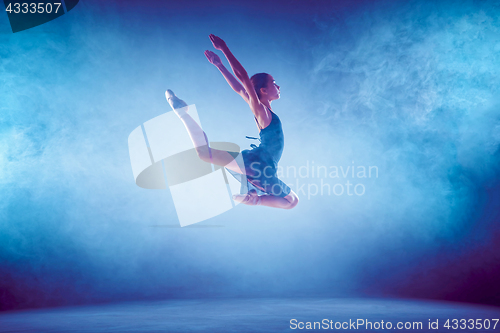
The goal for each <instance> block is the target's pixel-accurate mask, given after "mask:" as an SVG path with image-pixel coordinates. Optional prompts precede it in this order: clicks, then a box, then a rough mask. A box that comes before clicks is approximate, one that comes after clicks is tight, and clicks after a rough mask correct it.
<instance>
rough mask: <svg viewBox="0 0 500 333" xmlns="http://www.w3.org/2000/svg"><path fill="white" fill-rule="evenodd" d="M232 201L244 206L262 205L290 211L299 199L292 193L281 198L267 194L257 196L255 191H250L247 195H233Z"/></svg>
mask: <svg viewBox="0 0 500 333" xmlns="http://www.w3.org/2000/svg"><path fill="white" fill-rule="evenodd" d="M233 199H234V200H235V201H238V202H241V203H242V204H245V205H250V206H258V205H262V206H267V207H273V208H282V209H292V208H293V207H295V206H297V204H298V203H299V197H298V196H297V194H295V192H294V191H290V194H288V195H287V196H286V197H284V198H283V197H277V196H274V195H269V194H264V195H257V192H256V191H255V190H251V191H249V192H248V193H247V194H237V195H233Z"/></svg>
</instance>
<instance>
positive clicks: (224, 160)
mask: <svg viewBox="0 0 500 333" xmlns="http://www.w3.org/2000/svg"><path fill="white" fill-rule="evenodd" d="M165 97H166V98H167V101H168V103H169V104H170V106H171V107H172V109H173V110H174V111H175V113H176V114H177V116H179V118H180V119H181V121H182V122H183V123H184V126H186V129H187V131H188V134H189V137H190V138H191V141H192V142H193V145H194V147H195V149H196V152H197V153H198V156H199V157H200V159H202V160H203V161H205V162H207V163H212V164H215V165H220V166H224V167H226V168H228V169H229V170H232V171H234V172H237V173H240V174H243V173H244V172H243V171H242V170H241V169H240V167H239V165H238V163H237V162H236V160H235V159H234V157H233V156H232V155H231V154H229V152H227V151H225V150H219V149H213V148H210V146H209V144H208V138H207V135H206V134H205V132H204V131H203V129H202V128H201V127H200V125H198V123H197V122H196V121H195V120H194V119H193V118H192V117H191V116H190V115H189V113H188V112H187V111H188V108H187V104H186V102H184V101H183V100H181V99H179V98H178V97H177V96H175V94H174V93H173V92H172V90H170V89H169V90H167V91H166V92H165Z"/></svg>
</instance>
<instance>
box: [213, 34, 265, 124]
mask: <svg viewBox="0 0 500 333" xmlns="http://www.w3.org/2000/svg"><path fill="white" fill-rule="evenodd" d="M210 40H211V41H212V44H213V45H214V48H215V49H217V50H220V51H222V53H224V55H225V56H226V58H227V61H228V62H229V65H231V69H232V70H233V73H234V75H235V76H236V78H238V80H240V81H241V83H242V84H243V87H244V88H245V90H246V92H247V94H248V105H250V109H251V110H252V112H253V114H254V115H255V118H257V121H258V123H259V124H260V125H264V126H263V127H266V126H265V124H269V123H270V122H271V114H270V113H269V111H267V108H266V107H265V106H264V105H263V104H262V103H261V102H260V100H259V98H258V96H257V92H256V91H255V88H254V87H253V84H252V82H251V81H250V78H249V77H248V73H247V71H246V70H245V68H243V66H242V65H241V64H240V62H239V61H238V60H237V59H236V57H235V56H234V55H233V54H232V53H231V51H230V50H229V48H228V47H227V45H226V42H224V41H223V40H222V39H221V38H219V37H217V36H215V35H210Z"/></svg>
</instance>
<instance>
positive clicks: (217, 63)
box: [205, 50, 222, 67]
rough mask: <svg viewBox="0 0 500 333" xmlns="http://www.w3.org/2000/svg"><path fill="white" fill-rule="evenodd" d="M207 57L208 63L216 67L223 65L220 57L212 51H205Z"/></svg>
mask: <svg viewBox="0 0 500 333" xmlns="http://www.w3.org/2000/svg"><path fill="white" fill-rule="evenodd" d="M205 57H207V59H208V61H210V63H211V64H212V65H214V66H215V67H219V66H221V65H222V61H221V60H220V58H219V56H218V55H217V54H215V53H213V52H212V51H208V50H206V51H205Z"/></svg>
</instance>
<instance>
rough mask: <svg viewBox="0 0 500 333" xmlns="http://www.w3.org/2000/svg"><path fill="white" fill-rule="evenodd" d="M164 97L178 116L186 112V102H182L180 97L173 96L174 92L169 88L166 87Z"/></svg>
mask: <svg viewBox="0 0 500 333" xmlns="http://www.w3.org/2000/svg"><path fill="white" fill-rule="evenodd" d="M165 97H166V98H167V102H168V104H170V107H171V108H172V110H174V112H175V113H176V114H177V115H178V116H179V117H182V116H183V115H184V114H186V112H187V110H188V108H187V106H188V105H187V103H186V102H184V101H183V100H182V99H180V98H179V97H177V96H175V94H174V92H173V91H172V90H170V89H167V91H165Z"/></svg>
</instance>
